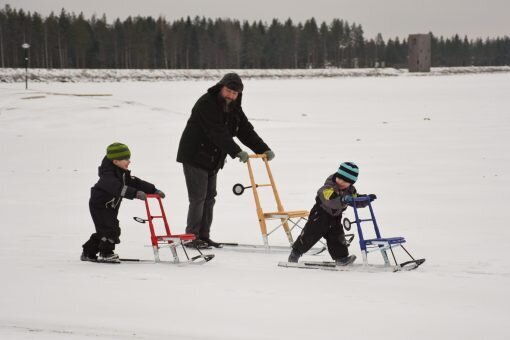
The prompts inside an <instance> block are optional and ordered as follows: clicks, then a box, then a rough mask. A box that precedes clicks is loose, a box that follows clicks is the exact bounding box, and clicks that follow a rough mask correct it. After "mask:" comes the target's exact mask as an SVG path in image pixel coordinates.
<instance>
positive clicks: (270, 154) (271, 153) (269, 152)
mask: <svg viewBox="0 0 510 340" xmlns="http://www.w3.org/2000/svg"><path fill="white" fill-rule="evenodd" d="M264 155H266V158H267V160H268V161H270V160H272V159H273V158H274V156H275V154H274V152H273V151H271V150H267V151H264Z"/></svg>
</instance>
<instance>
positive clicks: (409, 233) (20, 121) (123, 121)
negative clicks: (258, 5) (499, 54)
mask: <svg viewBox="0 0 510 340" xmlns="http://www.w3.org/2000/svg"><path fill="white" fill-rule="evenodd" d="M213 84H214V81H212V80H198V81H172V82H114V83H109V82H102V83H32V84H31V85H30V86H31V89H30V90H29V91H25V90H24V84H22V83H8V84H1V85H0V162H1V165H2V166H1V168H0V175H1V177H2V179H3V180H2V181H1V182H0V216H1V220H2V222H1V228H0V268H1V274H0V275H1V279H0V339H73V340H75V339H80V340H81V339H172V340H180V339H217V340H227V339H232V340H234V339H235V340H237V339H253V340H256V339H257V340H258V339H292V340H297V339H303V340H305V339H306V340H310V339H368V338H375V337H378V338H382V339H390V338H391V339H431V338H435V339H508V338H510V330H509V329H508V326H507V322H508V318H509V317H510V305H509V301H510V290H509V288H508V287H509V286H510V264H509V261H508V260H507V258H506V256H507V253H508V252H507V251H506V246H505V244H506V243H505V242H506V239H509V238H510V228H509V222H508V221H510V209H509V208H508V202H509V201H508V194H509V188H510V172H509V170H508V169H509V168H510V152H508V145H510V115H509V107H510V97H509V96H508V93H510V74H509V73H499V74H474V75H451V76H444V75H442V76H436V75H431V76H428V77H415V76H406V77H368V78H367V77H355V78H353V77H343V78H307V79H287V80H270V79H250V80H246V81H245V95H244V99H243V100H244V105H243V106H244V109H245V112H246V113H247V115H248V116H249V118H250V119H251V120H252V122H253V124H254V125H255V127H256V129H257V131H258V132H259V134H260V135H261V136H262V137H263V138H264V140H265V141H266V142H267V143H268V144H269V145H270V147H271V148H272V149H273V150H274V151H275V153H276V158H275V160H274V161H273V162H272V163H271V165H272V170H273V174H274V176H275V179H276V181H277V184H278V189H279V191H280V196H281V198H282V200H283V204H284V206H285V207H286V208H288V209H289V210H301V209H310V208H311V207H312V205H313V202H314V195H315V191H316V190H317V188H318V187H320V186H321V185H322V183H323V181H324V179H325V177H327V176H328V175H329V174H331V173H332V172H334V171H335V170H336V168H337V167H338V165H339V164H340V162H342V161H353V162H355V163H357V164H358V165H359V166H360V177H359V181H358V183H357V188H358V191H360V192H363V193H376V194H377V195H378V197H379V198H378V199H377V200H376V201H375V202H374V209H375V212H376V216H377V219H378V222H379V224H380V227H381V230H382V232H383V235H386V236H405V237H406V238H407V240H408V249H410V250H411V251H412V252H413V254H414V255H416V256H417V257H425V258H427V262H426V263H425V264H424V265H423V266H421V267H420V268H419V269H418V270H415V271H413V272H405V273H367V272H328V271H315V270H298V269H287V268H280V267H277V266H276V264H277V262H278V261H282V260H285V259H286V258H287V254H283V253H273V254H253V253H239V252H232V251H226V250H215V251H212V252H213V253H215V254H216V258H215V259H214V260H213V261H211V262H209V263H207V264H205V265H203V266H186V267H182V266H173V265H164V264H159V265H156V264H127V263H124V264H121V265H104V264H93V263H83V262H80V261H79V255H80V253H81V244H82V243H83V242H84V241H85V240H86V239H87V238H88V236H89V235H90V233H91V232H92V231H93V224H92V221H91V218H90V216H89V212H88V205H87V204H88V203H87V202H88V198H89V189H90V187H91V186H92V185H93V184H94V183H95V181H96V180H97V166H98V165H99V163H100V161H101V159H102V157H103V155H104V150H105V148H106V146H107V145H108V144H110V143H111V142H114V141H119V142H123V143H126V144H128V145H129V146H130V148H131V151H132V164H131V169H132V172H133V174H134V175H137V176H139V177H141V178H143V179H146V180H149V181H151V182H153V183H155V184H156V185H157V186H158V188H161V189H162V190H163V191H165V192H166V194H167V198H166V199H165V200H164V203H165V208H166V212H167V215H168V216H169V219H170V223H171V225H172V227H173V230H174V231H175V232H183V231H184V223H185V220H186V213H187V195H186V187H185V184H184V176H183V174H182V168H181V165H180V164H178V163H176V162H175V155H176V151H177V145H178V142H179V138H180V135H181V132H182V130H183V128H184V125H185V123H186V120H187V118H188V116H189V112H190V110H191V107H192V106H193V104H194V102H195V101H196V99H197V98H198V97H199V96H200V95H201V94H203V93H204V92H205V90H206V89H207V87H209V86H211V85H213ZM71 94H111V96H95V97H83V96H72V95H71ZM259 170H262V168H259ZM263 181H264V178H263V177H262V178H261V182H263ZM238 182H240V183H243V184H246V185H248V182H249V181H248V174H247V169H246V166H245V165H242V164H240V163H239V162H237V161H233V160H230V161H229V162H228V163H227V165H226V168H225V169H224V170H223V171H221V172H220V174H219V179H218V198H217V203H216V209H215V220H214V223H213V234H212V236H213V239H214V240H218V241H224V242H228V241H230V242H240V243H261V237H260V232H259V226H258V222H257V218H256V213H255V204H254V202H253V197H252V194H251V192H247V193H246V194H244V195H243V196H240V197H236V196H234V195H233V194H232V191H231V188H232V186H233V185H234V184H235V183H238ZM261 190H262V189H261ZM266 202H268V201H267V200H266ZM267 206H268V208H267V210H271V209H272V208H274V206H272V205H270V204H267ZM347 215H348V216H352V212H349V213H348V214H347ZM133 216H141V217H143V216H144V206H143V204H142V203H141V201H127V200H125V201H124V202H123V206H122V208H121V212H120V216H119V219H120V221H121V226H122V231H123V234H122V236H121V239H122V243H121V244H120V245H119V246H118V248H117V251H118V253H119V254H120V255H121V256H122V257H141V258H146V259H151V258H152V251H151V249H150V248H147V247H144V245H146V244H148V243H149V232H148V230H147V227H146V226H144V225H141V224H138V223H136V222H135V221H133V219H132V217H133ZM280 234H281V233H280ZM280 234H278V235H275V237H276V238H275V239H274V240H273V243H274V244H281V245H283V244H285V240H284V238H283V235H280ZM356 241H357V240H355V243H354V244H353V245H352V246H351V252H352V253H354V254H356V255H358V257H360V252H359V247H358V245H357V243H356ZM165 250H166V249H163V254H164V255H165V256H168V253H167V252H165ZM379 257H380V256H378V255H377V254H372V255H370V257H369V260H372V261H373V262H376V263H377V262H378V261H380V259H379ZM309 258H311V257H309ZM328 258H329V257H328V255H327V254H325V255H321V256H318V257H315V259H323V260H327V259H328ZM358 261H360V260H358Z"/></svg>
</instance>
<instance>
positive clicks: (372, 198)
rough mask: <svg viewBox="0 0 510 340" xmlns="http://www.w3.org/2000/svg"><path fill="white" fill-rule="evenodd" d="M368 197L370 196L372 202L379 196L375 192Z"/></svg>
mask: <svg viewBox="0 0 510 340" xmlns="http://www.w3.org/2000/svg"><path fill="white" fill-rule="evenodd" d="M368 198H370V202H372V201H373V200H375V199H376V198H377V196H376V195H375V194H370V195H368Z"/></svg>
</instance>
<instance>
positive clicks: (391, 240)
mask: <svg viewBox="0 0 510 340" xmlns="http://www.w3.org/2000/svg"><path fill="white" fill-rule="evenodd" d="M359 203H367V207H368V209H369V211H370V218H366V219H363V218H360V215H359V212H358V209H359V208H358V206H357V205H358V204H359ZM350 205H351V206H352V208H353V210H354V216H355V223H356V227H357V229H358V237H359V245H360V248H361V255H362V257H363V264H364V265H365V266H368V254H369V253H371V252H375V251H378V252H380V253H381V255H382V257H383V259H384V264H385V266H386V267H391V264H390V260H389V258H388V253H387V251H388V250H389V251H390V253H391V256H392V258H393V261H394V262H395V266H393V268H394V270H397V271H398V270H411V269H415V268H418V266H420V265H421V264H423V262H425V259H415V258H414V257H413V256H412V255H411V253H409V251H407V249H406V248H405V247H404V245H403V244H404V243H405V242H406V239H405V238H404V237H401V236H399V237H382V236H381V233H380V231H379V226H378V225H377V220H376V219H375V214H374V210H373V208H372V204H371V201H370V197H368V196H361V197H355V198H353V202H352V203H351V204H350ZM363 222H372V224H373V227H374V232H375V236H376V237H375V238H371V239H365V237H364V235H363V228H362V227H361V224H362V223H363ZM342 224H343V226H344V228H345V229H346V230H348V231H349V230H350V229H351V225H352V222H351V221H349V219H347V218H344V220H343V222H342ZM395 247H400V248H401V249H403V251H404V252H405V253H406V254H407V255H408V256H409V257H410V258H411V260H409V261H406V262H402V263H398V262H397V259H396V257H395V252H394V251H393V248H395Z"/></svg>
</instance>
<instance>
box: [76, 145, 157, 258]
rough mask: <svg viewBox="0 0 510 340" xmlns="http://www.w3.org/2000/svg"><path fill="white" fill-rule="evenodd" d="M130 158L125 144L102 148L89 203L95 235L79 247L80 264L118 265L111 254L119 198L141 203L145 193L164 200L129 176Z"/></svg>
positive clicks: (116, 232)
mask: <svg viewBox="0 0 510 340" xmlns="http://www.w3.org/2000/svg"><path fill="white" fill-rule="evenodd" d="M130 158H131V151H130V150H129V148H128V146H127V145H126V144H122V143H113V144H110V145H109V146H108V147H107V148H106V156H105V157H104V158H103V161H102V163H101V166H99V181H98V182H97V183H96V184H95V185H94V187H92V189H91V194H90V200H89V209H90V214H91V215H92V220H93V221H94V225H95V228H96V232H95V233H93V234H92V235H91V236H90V239H89V240H88V241H87V242H85V244H84V245H83V253H82V254H81V257H80V259H81V260H82V261H90V262H109V263H120V260H119V256H118V255H117V254H115V253H114V252H113V251H114V249H115V245H116V244H118V243H120V239H119V236H120V227H119V220H118V219H117V215H118V214H119V208H120V203H121V202H122V199H123V198H127V199H131V200H132V199H134V198H137V199H141V200H145V199H146V198H147V195H146V194H158V195H159V196H161V198H164V197H165V194H164V193H163V192H162V191H161V190H158V189H156V187H155V186H154V184H151V183H149V182H146V181H144V180H141V179H139V178H136V177H134V176H131V172H130V171H129V170H128V167H129V164H130V163H131V160H130ZM97 253H99V257H98V256H97Z"/></svg>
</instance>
